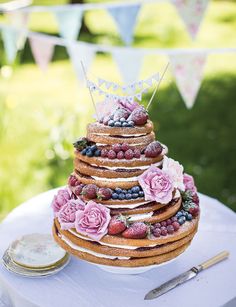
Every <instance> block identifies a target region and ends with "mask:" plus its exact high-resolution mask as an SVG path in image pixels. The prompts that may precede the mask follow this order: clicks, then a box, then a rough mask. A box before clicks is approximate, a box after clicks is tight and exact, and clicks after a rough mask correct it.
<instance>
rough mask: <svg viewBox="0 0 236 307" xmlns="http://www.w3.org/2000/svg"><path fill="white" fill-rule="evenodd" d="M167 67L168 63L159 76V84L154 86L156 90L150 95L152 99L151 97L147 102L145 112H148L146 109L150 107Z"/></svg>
mask: <svg viewBox="0 0 236 307" xmlns="http://www.w3.org/2000/svg"><path fill="white" fill-rule="evenodd" d="M169 65H170V62H168V63H167V65H166V67H165V69H164V71H163V73H162V75H161V78H160V80H159V82H158V83H157V86H156V88H155V90H154V92H153V94H152V97H151V99H150V100H149V103H148V105H147V108H146V110H147V111H148V109H149V107H150V105H151V103H152V100H153V98H154V96H155V94H156V92H157V90H158V89H159V87H160V84H161V81H162V80H163V78H164V75H165V73H166V71H167V68H168V67H169Z"/></svg>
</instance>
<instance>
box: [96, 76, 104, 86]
mask: <svg viewBox="0 0 236 307" xmlns="http://www.w3.org/2000/svg"><path fill="white" fill-rule="evenodd" d="M104 83H105V80H103V79H101V78H98V85H99V86H102V85H103V84H104Z"/></svg>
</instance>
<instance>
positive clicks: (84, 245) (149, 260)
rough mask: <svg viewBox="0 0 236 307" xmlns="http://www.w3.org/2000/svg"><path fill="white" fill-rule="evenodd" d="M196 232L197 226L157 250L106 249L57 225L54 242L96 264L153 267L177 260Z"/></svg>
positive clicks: (157, 246) (54, 231) (151, 248)
mask: <svg viewBox="0 0 236 307" xmlns="http://www.w3.org/2000/svg"><path fill="white" fill-rule="evenodd" d="M196 231H197V227H194V229H193V230H192V232H190V233H188V234H187V235H186V236H185V237H182V238H181V239H178V240H176V241H172V242H169V243H165V244H161V245H156V246H153V247H143V248H142V247H140V248H136V249H135V250H132V249H120V248H111V247H107V246H105V248H106V250H104V246H101V245H100V244H99V243H97V242H94V241H93V242H89V241H87V240H82V239H79V238H78V237H76V236H74V235H73V234H71V233H70V232H68V231H64V230H61V229H60V226H59V225H58V223H54V225H53V236H54V239H55V240H56V242H57V243H58V244H59V245H60V246H61V247H62V248H63V249H65V250H66V251H67V252H68V253H70V254H72V255H74V256H76V257H78V258H80V259H82V260H86V261H89V262H92V263H96V264H102V265H109V266H120V267H139V266H149V265H154V264H161V263H163V262H166V261H169V260H171V259H174V258H176V257H177V256H179V255H180V254H181V253H183V252H184V251H185V250H186V248H187V247H188V246H189V245H190V243H191V241H192V239H193V237H194V235H195V233H196ZM114 254H115V255H114ZM124 254H125V256H123V255H124Z"/></svg>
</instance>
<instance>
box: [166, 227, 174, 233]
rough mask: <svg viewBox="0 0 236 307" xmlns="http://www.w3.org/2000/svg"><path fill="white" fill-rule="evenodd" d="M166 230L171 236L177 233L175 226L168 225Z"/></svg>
mask: <svg viewBox="0 0 236 307" xmlns="http://www.w3.org/2000/svg"><path fill="white" fill-rule="evenodd" d="M166 229H167V232H168V233H169V234H173V233H174V231H175V229H174V227H173V225H168V226H167V227H166Z"/></svg>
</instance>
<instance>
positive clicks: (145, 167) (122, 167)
mask: <svg viewBox="0 0 236 307" xmlns="http://www.w3.org/2000/svg"><path fill="white" fill-rule="evenodd" d="M116 160H117V159H116ZM113 161H114V160H113ZM118 161H119V160H118ZM91 165H92V166H96V167H98V168H99V167H101V165H97V164H94V163H93V164H91ZM153 165H155V166H160V165H162V161H160V162H157V163H154V164H153ZM149 167H150V165H142V166H119V167H117V166H102V168H106V169H109V170H118V169H124V170H126V169H141V170H145V169H148V168H149Z"/></svg>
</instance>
